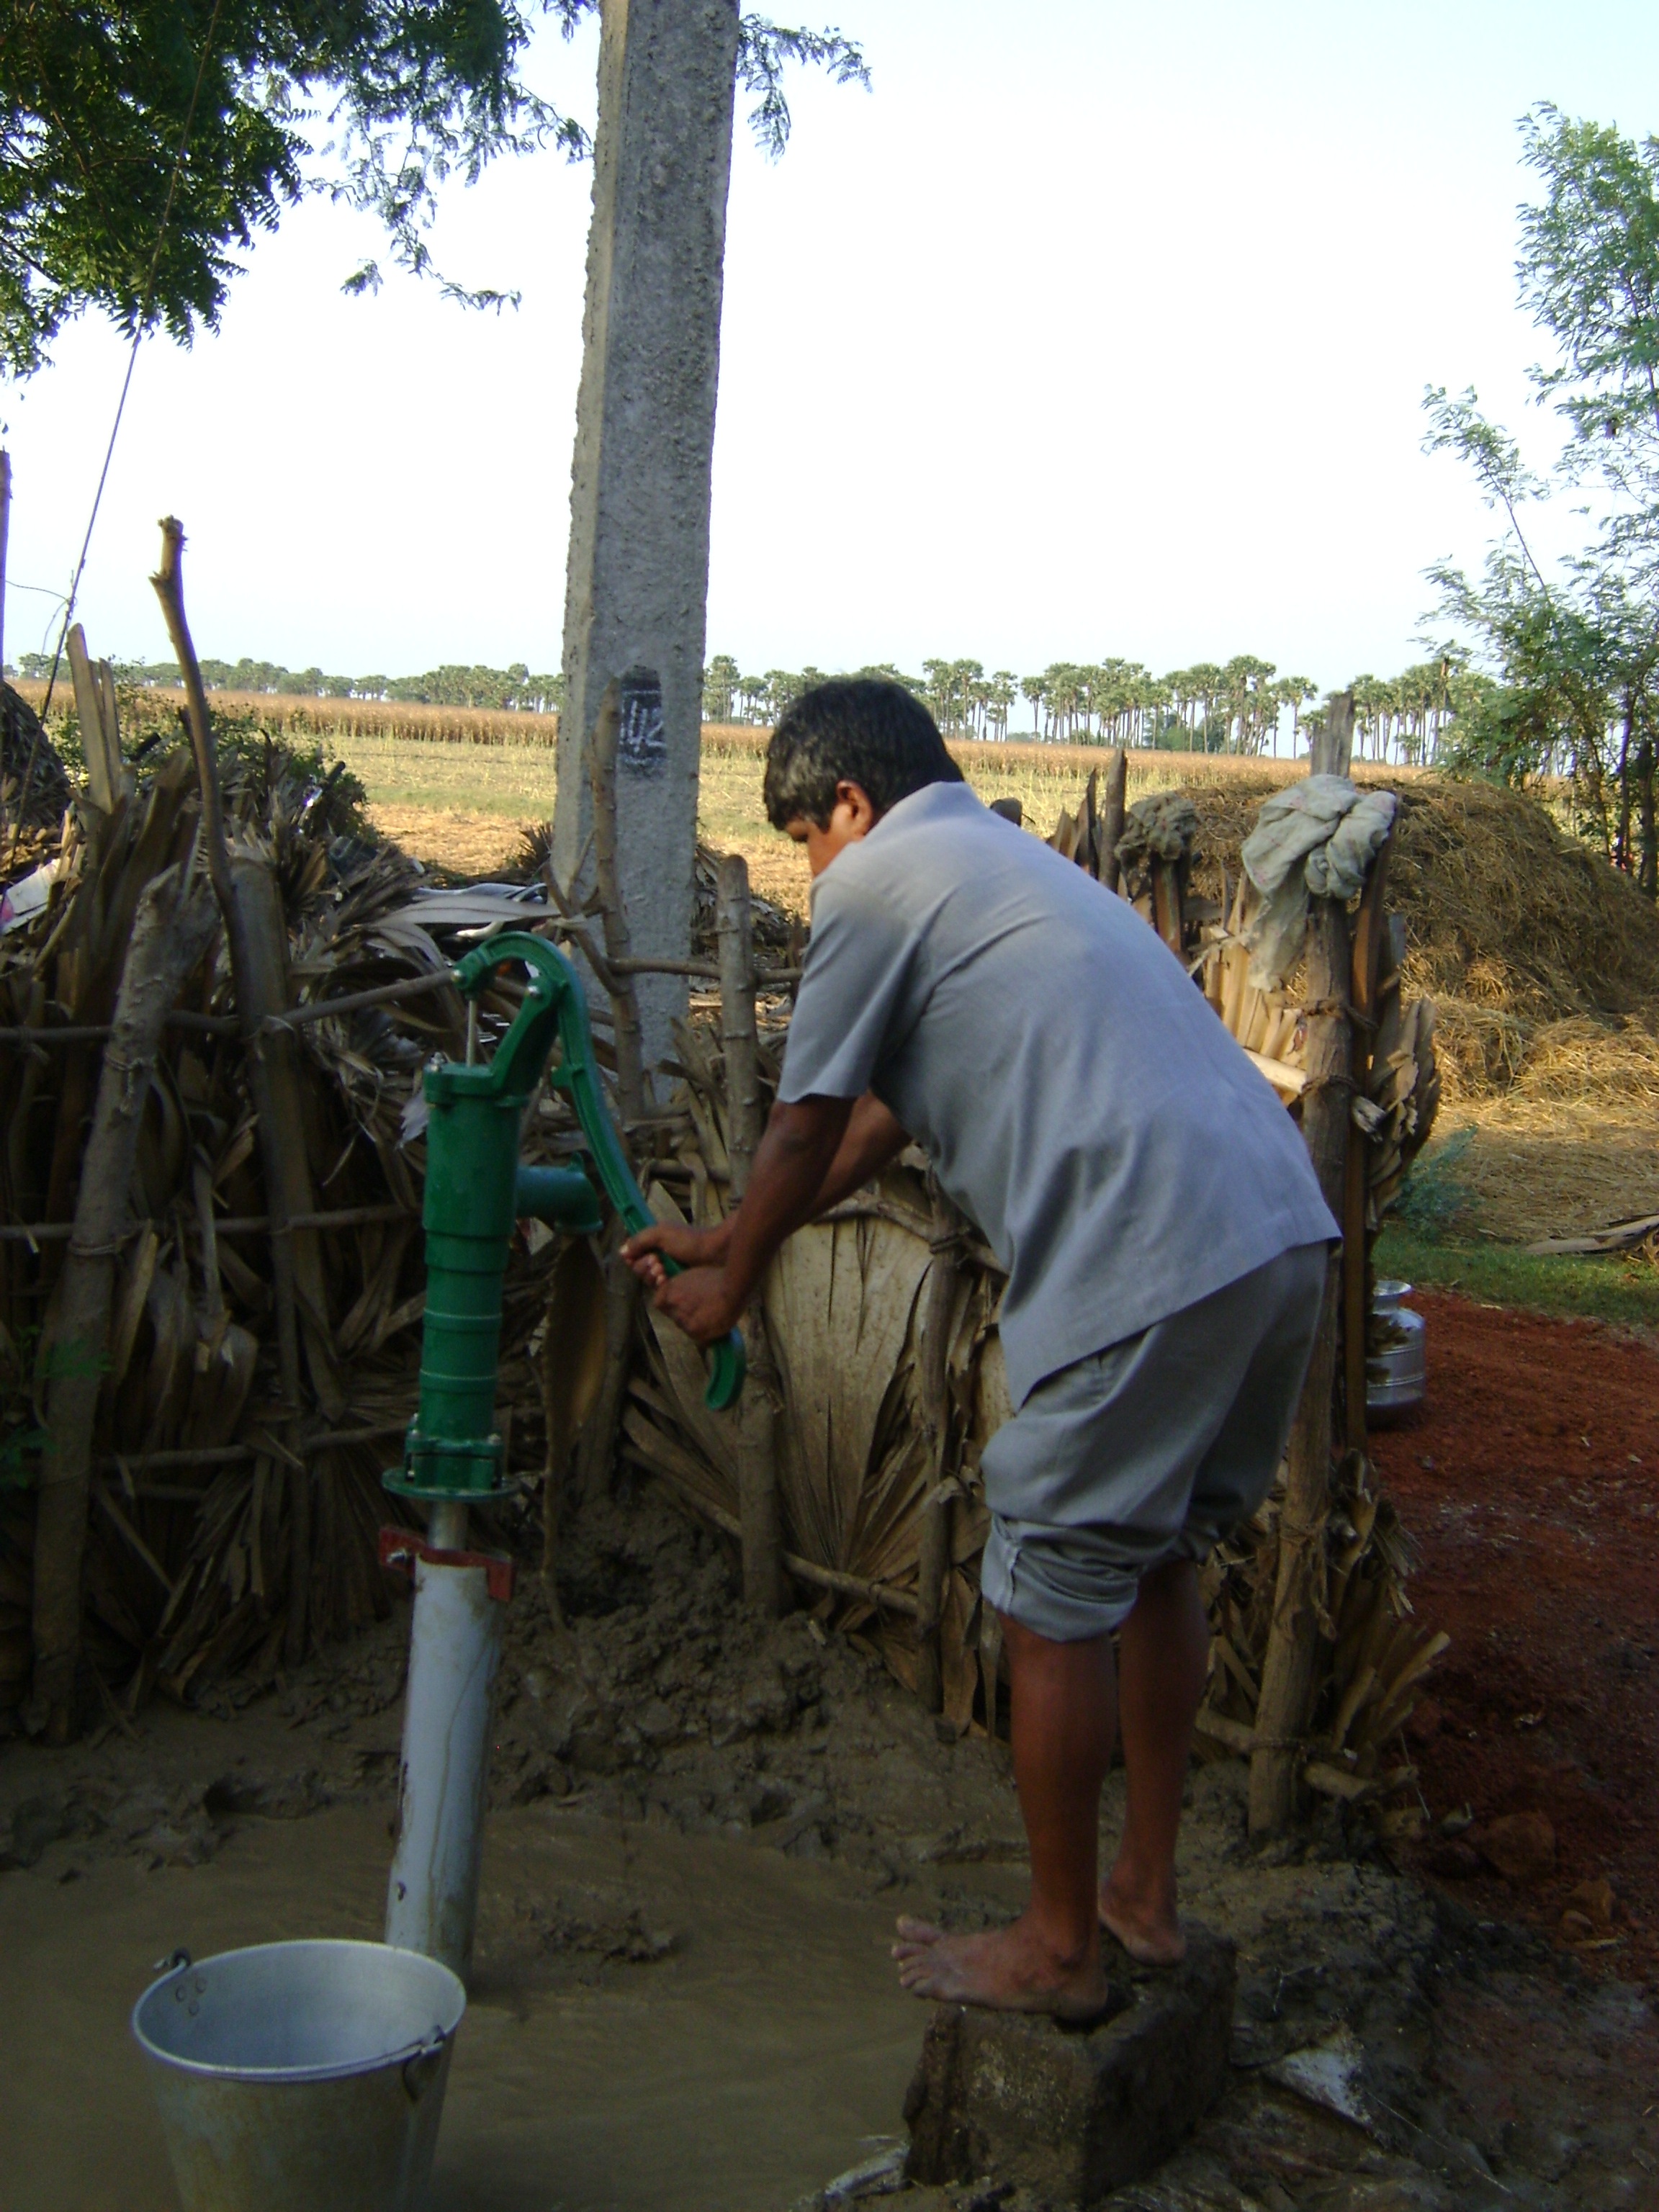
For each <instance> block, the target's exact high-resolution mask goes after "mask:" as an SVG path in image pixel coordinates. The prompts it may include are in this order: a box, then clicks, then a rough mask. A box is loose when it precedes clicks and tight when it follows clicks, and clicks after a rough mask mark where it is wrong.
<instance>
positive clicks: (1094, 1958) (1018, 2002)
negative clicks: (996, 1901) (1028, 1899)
mask: <svg viewBox="0 0 1659 2212" xmlns="http://www.w3.org/2000/svg"><path fill="white" fill-rule="evenodd" d="M898 1932H899V1940H898V1942H896V1943H895V1944H894V1946H893V1956H894V1957H895V1958H896V1960H898V1962H899V1979H900V1981H901V1982H902V1984H904V1986H905V1988H906V1989H907V1990H909V1991H910V1993H911V1995H912V1996H918V1997H934V1998H937V1999H938V2000H939V2002H942V2003H947V2004H975V2005H988V2006H990V2007H991V2008H992V2009H993V2010H994V2011H996V2012H1046V2013H1052V2014H1054V2016H1055V2018H1056V2019H1059V2020H1090V2019H1092V2018H1093V2016H1094V2015H1095V2014H1096V2013H1097V2012H1100V2011H1102V2010H1103V2009H1104V2007H1105V2003H1106V1977H1105V1976H1104V1974H1103V1972H1101V1968H1100V1954H1099V1947H1098V1945H1097V1946H1095V1947H1094V1948H1093V1950H1092V1951H1091V1954H1090V1956H1088V1957H1087V1958H1085V1959H1082V1960H1066V1959H1063V1958H1061V1957H1060V1956H1059V1955H1058V1954H1056V1953H1055V1952H1054V1950H1053V1949H1052V1948H1049V1947H1048V1945H1047V1944H1045V1943H1043V1942H1042V1941H1041V1939H1040V1938H1039V1937H1038V1936H1036V1934H1035V1933H1034V1932H1033V1930H1032V1929H1031V1928H1030V1925H1029V1924H1028V1922H1027V1920H1026V1919H1024V1918H1021V1919H1018V1920H1016V1921H1015V1922H1014V1923H1013V1925H1012V1927H1011V1928H996V1929H992V1930H990V1932H989V1933H988V1934H987V1935H984V1936H947V1935H945V1932H944V1930H943V1929H939V1928H934V1927H932V1926H930V1925H929V1923H927V1921H925V1920H901V1921H900V1922H899V1923H898Z"/></svg>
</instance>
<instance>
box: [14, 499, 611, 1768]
mask: <svg viewBox="0 0 1659 2212" xmlns="http://www.w3.org/2000/svg"><path fill="white" fill-rule="evenodd" d="M177 553H178V546H177V543H176V542H175V543H174V544H173V546H172V551H171V556H170V560H171V587H172V591H173V598H174V599H175V601H176V599H177V595H178V574H177ZM168 568H169V562H168V559H167V558H164V563H163V577H162V579H161V580H158V581H159V582H163V583H165V582H167V580H168ZM177 615H178V631H179V633H182V630H183V617H182V607H181V606H179V607H178V608H177ZM170 618H171V617H170ZM73 645H74V652H73V653H72V659H73V660H74V663H75V677H76V695H77V703H78V706H79V709H80V726H81V738H82V747H83V750H84V753H85V757H86V764H87V788H86V790H85V792H84V793H82V794H81V795H80V796H79V798H78V799H76V803H75V804H74V805H72V806H71V807H70V810H69V811H67V812H66V813H64V814H62V817H61V824H60V826H59V827H58V829H55V830H54V831H52V832H51V833H45V832H41V831H40V830H38V829H27V831H26V836H27V842H25V843H24V844H23V845H22V846H21V848H20V846H19V844H18V842H17V840H16V838H15V836H14V834H13V830H12V829H7V830H5V831H4V832H3V833H0V834H3V838H4V845H3V847H0V859H4V860H7V861H9V866H7V868H6V869H5V875H6V876H7V877H9V878H11V879H12V880H11V895H12V897H13V902H14V904H16V905H18V906H19V907H20V908H21V916H22V918H21V919H19V920H17V921H15V923H14V924H13V926H11V927H9V928H8V929H7V930H6V933H4V934H3V935H0V1129H3V1133H4V1145H3V1151H0V1419H3V1423H4V1425H3V1428H0V1707H5V1706H7V1705H9V1706H11V1707H12V1708H14V1709H15V1707H16V1706H17V1705H19V1704H25V1714H26V1717H27V1722H28V1724H29V1725H30V1726H31V1727H32V1728H33V1729H37V1730H39V1731H41V1732H44V1733H45V1734H46V1735H47V1736H48V1737H49V1738H50V1739H52V1740H57V1741H62V1740H63V1739H64V1737H65V1736H66V1735H70V1734H71V1733H72V1732H73V1730H74V1729H75V1727H76V1725H77V1721H78V1718H79V1717H84V1709H85V1703H86V1700H87V1699H88V1698H93V1699H99V1700H100V1701H101V1704H102V1705H103V1707H104V1708H105V1711H106V1717H107V1719H108V1720H109V1721H110V1722H111V1723H116V1724H118V1723H121V1722H122V1721H124V1720H125V1717H126V1716H127V1715H129V1714H130V1713H131V1712H132V1711H136V1710H137V1707H138V1706H139V1705H140V1704H141V1703H142V1702H143V1699H145V1698H146V1697H147V1696H149V1694H151V1692H153V1691H154V1690H155V1689H158V1688H159V1689H160V1690H161V1692H164V1693H166V1694H168V1695H170V1696H172V1697H173V1698H175V1699H201V1698H202V1697H203V1696H204V1694H205V1695H207V1696H209V1697H210V1698H212V1697H213V1696H215V1695H218V1696H220V1697H222V1696H224V1695H226V1694H228V1691H227V1690H226V1688H225V1687H224V1685H225V1682H226V1678H227V1677H228V1676H230V1675H231V1674H232V1673H233V1670H237V1669H240V1670H241V1674H240V1683H241V1684H246V1685H249V1686H252V1685H254V1684H257V1683H258V1681H259V1680H262V1679H264V1680H269V1678H270V1674H272V1672H273V1670H274V1669H275V1668H276V1667H277V1666H278V1665H279V1664H282V1663H283V1662H287V1663H289V1664H291V1663H293V1662H296V1661H298V1660H299V1659H301V1657H303V1656H305V1654H306V1653H307V1651H308V1650H310V1649H311V1648H312V1647H313V1645H314V1644H316V1643H318V1642H319V1641H321V1640H324V1639H328V1638H335V1637H338V1636H340V1635H343V1634H344V1633H346V1632H349V1631H350V1630H351V1629H353V1628H355V1627H356V1626H360V1625H362V1624H363V1623H365V1622H367V1621H368V1620H370V1619H372V1618H373V1617H374V1616H375V1615H376V1614H383V1613H386V1611H387V1609H388V1607H389V1605H390V1601H391V1597H390V1590H389V1588H388V1586H387V1584H386V1580H385V1578H384V1577H383V1576H382V1574H381V1572H380V1569H379V1567H378V1566H377V1565H376V1561H375V1537H376V1532H377V1529H378V1527H379V1525H380V1523H381V1522H383V1521H384V1520H386V1518H387V1517H388V1516H389V1512H390V1510H391V1501H390V1500H389V1499H388V1498H386V1496H385V1495H384V1493H383V1492H382V1491H381V1488H380V1473H381V1470H382V1468H384V1467H385V1466H386V1465H387V1464H388V1463H390V1462H392V1461H393V1460H394V1459H395V1458H396V1456H397V1439H398V1437H400V1435H401V1434H402V1432H403V1430H404V1426H405V1425H406V1423H407V1421H408V1419H409V1417H410V1413H411V1411H412V1410H413V1406H414V1402H415V1395H416V1374H417V1369H418V1364H419V1356H420V1321H421V1315H422V1303H423V1275H422V1253H421V1239H420V1234H419V1208H420V1196H421V1185H422V1166H423V1150H424V1147H423V1143H422V1134H421V1130H422V1108H421V1103H420V1087H419V1076H420V1070H421V1066H422V1063H423V1062H424V1060H426V1059H427V1058H428V1056H429V1055H430V1054H432V1053H434V1052H439V1053H442V1054H446V1055H448V1056H452V1057H459V1056H460V1055H461V1054H462V1053H463V1052H464V1051H465V1032H466V1016H465V1008H464V1007H463V1006H462V1004H461V1001H460V1000H459V996H458V994H457V993H456V992H455V990H454V987H453V983H452V982H451V981H450V970H451V964H452V962H453V959H454V958H456V957H459V952H460V951H462V950H464V949H465V939H466V937H467V933H468V930H469V928H470V927H471V929H472V930H473V931H474V933H476V929H477V926H478V924H479V922H480V919H482V921H483V925H484V926H489V925H491V924H493V925H495V926H497V927H499V926H500V921H501V906H500V902H499V901H495V902H485V908H484V910H483V913H482V917H481V916H480V915H479V914H476V913H472V912H471V911H470V909H469V907H468V904H467V901H466V898H465V896H460V897H459V898H458V897H456V896H453V895H452V896H449V897H447V898H446V897H443V896H434V895H433V894H432V893H431V891H430V890H429V888H428V886H427V885H426V884H424V881H423V878H422V871H421V869H420V867H419V865H418V863H416V862H415V861H413V860H409V859H408V858H406V857H405V856H404V854H401V853H399V852H398V850H397V849H396V848H393V847H390V846H386V845H381V844H377V843H374V842H371V841H369V840H368V838H366V837H365V836H363V835H362V833H361V825H359V824H357V823H356V821H355V817H353V815H352V812H351V810H350V808H349V806H348V805H345V804H344V803H343V801H342V799H341V798H340V794H339V792H338V790H337V786H336V782H335V780H334V779H333V778H332V777H330V778H325V779H323V780H322V781H320V782H319V781H318V780H317V779H316V778H315V777H313V776H307V775H306V774H305V773H304V772H302V771H301V770H298V769H295V767H294V765H293V763H292V760H291V758H290V757H289V756H288V755H287V754H286V753H285V752H283V751H281V750H273V751H271V752H269V753H267V755H266V757H264V760H263V761H261V759H260V758H259V757H258V751H257V750H255V752H254V753H253V754H252V756H251V757H245V758H238V759H234V760H232V759H230V758H227V760H226V762H225V763H224V773H223V778H222V789H221V785H220V778H219V775H218V767H219V763H217V761H216V756H215V751H214V747H213V743H212V738H211V733H210V725H209V723H208V720H207V714H206V708H205V702H204V699H203V698H202V695H201V692H200V688H199V681H198V682H197V684H194V685H192V686H191V692H192V693H193V697H192V699H191V710H190V714H189V717H188V736H189V738H190V739H191V743H190V744H175V745H174V746H173V747H171V748H168V747H166V746H161V747H159V748H155V749H154V750H151V752H150V753H149V756H148V758H147V762H146V764H145V766H144V768H143V770H142V772H140V773H138V774H137V775H135V773H134V770H133V769H132V768H131V766H130V765H128V764H126V763H124V761H123V758H122V752H121V747H120V744H119V733H118V730H117V728H116V726H115V719H114V707H115V695H114V689H113V685H112V684H109V683H108V682H107V681H106V680H101V678H100V664H95V663H90V662H88V660H87V659H86V656H85V653H84V647H83V643H82V641H81V639H80V637H79V634H78V632H77V633H76V634H75V636H74V640H73ZM183 647H184V648H185V652H187V648H188V637H187V634H185V635H183ZM184 657H185V653H183V652H181V659H183V658H184ZM188 661H189V666H190V668H191V669H193V667H194V656H193V653H190V654H189V655H188ZM104 673H105V674H106V671H104ZM37 728H38V726H37ZM36 750H38V749H36ZM46 751H47V753H48V754H49V753H50V747H49V746H47V747H46ZM46 766H48V767H49V768H50V769H52V771H53V772H54V773H55V774H58V775H61V773H62V771H61V768H60V767H59V765H58V763H57V762H56V758H55V756H54V757H51V759H50V760H49V761H48V762H47V763H46ZM39 767H40V763H39V761H38V760H35V759H33V757H32V758H31V761H30V762H29V763H25V762H23V761H22V759H21V757H20V749H19V748H18V747H16V746H9V748H8V750H7V753H6V757H5V761H4V777H3V786H0V797H3V800H4V806H5V816H4V818H5V821H6V822H7V823H9V824H13V825H15V824H17V823H19V822H20V821H21V822H23V823H25V824H28V823H32V821H33V813H32V811H31V809H30V806H29V805H24V804H23V802H24V800H25V797H26V794H25V792H24V790H23V788H22V787H23V785H24V783H25V781H26V780H33V775H34V774H35V772H36V770H37V769H39ZM204 800H205V803H204ZM32 857H33V858H34V859H35V860H38V861H40V862H41V863H43V864H44V865H45V866H46V868H47V869H48V871H49V873H48V874H47V876H46V878H44V879H43V878H39V877H36V878H33V881H32V884H31V885H30V887H29V888H30V891H31V892H32V893H33V894H39V893H40V890H41V889H42V887H43V882H44V886H45V889H46V896H45V898H44V901H43V902H41V903H40V905H39V906H38V907H35V908H33V911H30V910H29V905H28V898H27V896H24V893H23V889H22V886H21V883H20V881H19V879H18V878H19V873H20V872H21V871H22V870H24V869H25V868H26V867H27V862H28V860H30V859H31V858H32ZM517 1003H518V996H517V993H516V991H513V990H509V989H505V988H504V989H502V990H501V992H500V994H495V995H492V996H491V997H489V998H488V999H486V1000H485V1001H484V1003H483V1011H482V1022H483V1028H484V1030H485V1033H486V1036H488V1035H489V1034H490V1033H493V1032H498V1030H499V1028H500V1026H501V1025H502V1024H505V1023H506V1022H507V1021H508V1020H510V1018H511V1017H512V1015H513V1012H514V1010H515V1008H516V1005H517ZM574 1143H575V1129H574V1122H568V1121H567V1120H566V1118H565V1116H564V1114H563V1109H562V1107H559V1106H556V1105H555V1104H554V1103H552V1102H551V1101H547V1100H544V1101H542V1102H539V1103H538V1105H537V1106H536V1108H535V1110H534V1111H533V1112H532V1113H531V1114H530V1115H528V1116H527V1122H526V1133H525V1146H526V1152H527V1153H528V1154H529V1155H530V1156H531V1157H537V1156H540V1157H543V1158H552V1157H556V1156H557V1155H558V1154H559V1153H561V1152H565V1151H568V1150H569V1149H571V1148H573V1147H574ZM538 1241H539V1240H538ZM559 1256H560V1255H559V1252H558V1250H557V1249H556V1248H555V1247H554V1245H553V1244H552V1243H550V1241H542V1243H541V1249H540V1250H539V1251H538V1252H532V1250H531V1249H529V1248H528V1246H527V1245H515V1248H514V1256H513V1262H512V1265H511V1267H510V1269H509V1273H508V1279H507V1310H506V1323H505V1328H504V1332H503V1376H502V1383H503V1389H502V1396H503V1401H504V1404H505V1406H506V1407H507V1408H509V1409H516V1410H517V1412H518V1413H519V1417H520V1418H519V1421H518V1424H517V1426H516V1430H514V1429H513V1427H512V1425H511V1423H510V1415H509V1435H508V1439H507V1441H508V1451H509V1457H510V1460H511V1461H512V1462H513V1464H515V1465H518V1466H520V1467H528V1468H532V1469H533V1471H534V1472H535V1473H536V1474H539V1473H540V1472H541V1469H542V1465H543V1459H544V1437H543V1434H542V1432H541V1425H542V1399H541V1394H540V1391H539V1389H538V1371H537V1369H536V1364H535V1351H536V1348H537V1345H538V1337H537V1332H538V1329H539V1328H540V1326H541V1324H542V1321H543V1317H544V1310H545V1308H546V1304H547V1291H548V1284H549V1282H550V1279H551V1277H552V1273H553V1271H554V1268H555V1266H556V1262H557V1261H558V1258H559ZM86 1662H90V1666H89V1668H88V1665H87V1663H86ZM216 1685H219V1686H220V1687H219V1689H218V1690H217V1691H216V1690H215V1688H214V1686H216ZM25 1700H27V1702H26V1703H25Z"/></svg>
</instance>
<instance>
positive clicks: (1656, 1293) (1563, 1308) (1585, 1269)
mask: <svg viewBox="0 0 1659 2212" xmlns="http://www.w3.org/2000/svg"><path fill="white" fill-rule="evenodd" d="M1376 1272H1377V1273H1378V1274H1379V1275H1394V1276H1400V1277H1403V1278H1404V1279H1405V1280H1406V1281H1407V1282H1409V1283H1420V1284H1422V1285H1424V1287H1425V1289H1432V1290H1439V1291H1458V1292H1460V1293H1461V1294H1462V1296H1463V1297H1468V1298H1475V1299H1478V1300H1480V1302H1481V1303H1482V1304H1486V1305H1496V1306H1519V1307H1523V1308H1526V1309H1528V1310H1530V1311H1532V1312H1534V1313H1547V1314H1565V1315H1570V1316H1573V1317H1575V1318H1577V1319H1583V1320H1591V1321H1611V1322H1621V1323H1623V1324H1624V1325H1625V1326H1626V1327H1629V1328H1650V1329H1654V1330H1656V1331H1659V1269H1656V1268H1655V1267H1653V1266H1652V1265H1651V1263H1650V1261H1646V1260H1644V1259H1642V1258H1640V1257H1627V1256H1626V1255H1622V1254H1618V1253H1608V1254H1607V1255H1604V1256H1602V1257H1601V1258H1598V1259H1579V1258H1573V1257H1570V1256H1567V1255H1550V1254H1537V1255H1534V1254H1531V1253H1528V1252H1523V1251H1522V1250H1520V1249H1518V1248H1517V1247H1516V1246H1515V1245H1512V1244H1460V1243H1452V1242H1450V1241H1449V1240H1442V1239H1440V1238H1437V1237H1424V1236H1422V1235H1420V1234H1419V1233H1418V1232H1417V1231H1414V1230H1413V1229H1411V1228H1409V1227H1407V1226H1406V1225H1402V1224H1399V1223H1396V1222H1393V1221H1390V1222H1389V1224H1388V1225H1387V1226H1386V1227H1385V1228H1384V1229H1383V1233H1382V1235H1381V1236H1380V1237H1378V1239H1377V1243H1376Z"/></svg>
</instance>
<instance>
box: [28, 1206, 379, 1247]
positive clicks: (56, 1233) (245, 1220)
mask: <svg viewBox="0 0 1659 2212" xmlns="http://www.w3.org/2000/svg"><path fill="white" fill-rule="evenodd" d="M415 1218H416V1215H415V1213H414V1211H413V1210H412V1208H410V1207H409V1206H399V1205H398V1204H397V1203H396V1202H395V1201H393V1200H388V1201H386V1203H385V1204H382V1205H378V1206H337V1207H336V1208H335V1209H334V1210H333V1212H319V1213H295V1214H292V1215H290V1216H289V1228H290V1229H361V1228H366V1227H367V1226H368V1224H369V1223H371V1222H374V1221H412V1220H414V1219H415ZM161 1226H162V1224H161V1223H160V1222H159V1221H132V1222H129V1223H128V1225H127V1226H126V1227H125V1229H124V1230H123V1231H121V1238H122V1242H123V1243H125V1242H126V1241H127V1240H128V1239H129V1238H131V1237H137V1235H139V1233H140V1232H141V1231H143V1230H145V1229H156V1230H159V1229H160V1228H161ZM269 1229H270V1215H269V1214H268V1213H222V1214H218V1215H216V1217H215V1219H214V1224H213V1233H214V1235H215V1236H216V1237H253V1236H263V1235H264V1233H265V1232H266V1231H268V1230H269ZM74 1234H75V1224H74V1223H73V1222H72V1221H8V1222H4V1223H0V1242H3V1243H9V1244H64V1243H68V1241H69V1239H70V1237H73V1236H74Z"/></svg>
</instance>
